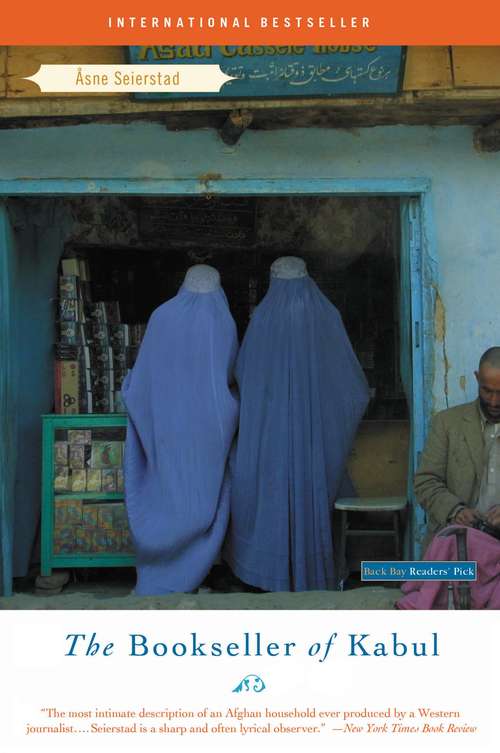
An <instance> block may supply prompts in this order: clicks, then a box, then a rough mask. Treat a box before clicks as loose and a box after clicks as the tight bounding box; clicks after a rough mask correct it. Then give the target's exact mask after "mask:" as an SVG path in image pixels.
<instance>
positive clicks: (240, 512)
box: [224, 257, 369, 591]
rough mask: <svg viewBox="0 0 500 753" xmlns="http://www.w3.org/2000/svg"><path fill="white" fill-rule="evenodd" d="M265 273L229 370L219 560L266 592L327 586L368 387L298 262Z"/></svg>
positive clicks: (333, 315) (337, 320) (331, 310)
mask: <svg viewBox="0 0 500 753" xmlns="http://www.w3.org/2000/svg"><path fill="white" fill-rule="evenodd" d="M271 274H272V277H271V283H270V286H269V290H268V292H267V294H266V296H265V297H264V299H263V300H262V302H261V303H260V304H259V305H258V306H257V308H256V309H255V312H254V314H253V316H252V319H251V322H250V325H249V327H248V329H247V332H246V335H245V338H244V340H243V344H242V346H241V349H240V353H239V356H238V360H237V366H236V378H237V382H238V385H239V389H240V400H241V405H240V425H239V434H238V440H237V445H236V448H235V452H234V457H233V460H232V492H231V494H232V499H231V520H230V525H229V531H228V537H227V540H226V544H225V549H224V557H225V559H226V561H227V562H228V564H229V565H230V566H231V568H232V569H233V571H234V572H235V573H236V575H238V577H239V578H241V579H242V580H243V581H245V582H246V583H249V584H251V585H253V586H257V587H259V588H262V589H264V590H267V591H285V590H290V591H305V590H314V589H331V588H334V587H335V583H336V581H335V572H334V552H333V544H332V525H331V510H332V506H333V503H334V500H335V498H336V496H338V492H339V489H340V487H341V485H342V484H343V483H345V480H346V470H345V469H346V462H347V457H348V454H349V452H350V450H351V446H352V443H353V440H354V436H355V433H356V430H357V427H358V424H359V421H360V420H361V417H362V415H363V413H364V411H365V409H366V406H367V403H368V399H369V392H368V385H367V382H366V379H365V376H364V373H363V371H362V369H361V366H360V364H359V362H358V360H357V358H356V356H355V354H354V351H353V349H352V347H351V344H350V342H349V339H348V336H347V333H346V331H345V329H344V326H343V323H342V319H341V317H340V314H339V312H338V311H337V309H336V308H335V306H333V305H332V304H331V303H330V301H329V300H328V299H327V298H326V297H325V296H324V295H323V293H321V291H320V290H319V288H318V286H317V285H316V283H315V282H314V281H313V280H312V279H311V278H310V277H309V276H308V275H307V271H306V268H305V264H304V262H303V261H302V260H300V259H296V258H295V257H284V258H282V259H280V260H278V261H277V262H275V263H274V264H273V267H272V271H271ZM276 275H277V276H276Z"/></svg>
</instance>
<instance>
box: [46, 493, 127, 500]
mask: <svg viewBox="0 0 500 753" xmlns="http://www.w3.org/2000/svg"><path fill="white" fill-rule="evenodd" d="M54 499H101V500H102V499H109V500H113V499H125V495H124V493H123V492H56V493H55V494H54Z"/></svg>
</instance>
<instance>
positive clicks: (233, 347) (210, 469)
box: [123, 264, 238, 595]
mask: <svg viewBox="0 0 500 753" xmlns="http://www.w3.org/2000/svg"><path fill="white" fill-rule="evenodd" d="M237 349H238V341H237V335H236V326H235V323H234V320H233V318H232V316H231V313H230V311H229V307H228V304H227V300H226V296H225V294H224V292H223V290H222V288H221V285H220V278H219V273H218V272H217V270H216V269H214V268H213V267H209V266H206V265H203V264H199V265H196V266H194V267H191V268H190V269H189V270H188V272H187V274H186V277H185V279H184V283H183V285H182V286H181V288H180V290H179V292H178V293H177V295H176V296H175V297H174V298H172V299H171V300H169V301H167V302H166V303H164V304H163V305H161V306H159V307H158V308H157V309H156V310H155V311H154V312H153V314H152V315H151V318H150V320H149V322H148V326H147V329H146V334H145V336H144V340H143V341H142V345H141V348H140V351H139V355H138V357H137V361H136V363H135V366H134V368H133V370H132V371H131V372H130V373H129V374H128V376H127V379H126V382H125V383H124V387H123V397H124V401H125V404H126V406H127V412H128V429H127V440H126V447H125V466H124V467H125V494H126V505H127V512H128V517H129V524H130V530H131V534H132V539H133V542H134V546H135V553H136V567H137V584H136V589H135V593H136V594H138V595H148V594H165V593H170V592H174V591H192V590H194V589H196V588H197V587H198V586H199V585H200V583H201V582H202V581H203V579H204V578H205V576H206V575H207V573H208V571H209V569H210V568H211V566H212V564H213V563H214V560H215V559H216V558H217V556H218V554H219V552H220V549H221V546H222V542H223V539H224V535H225V533H226V529H227V523H228V516H229V478H228V471H227V460H228V455H229V450H230V447H231V443H232V440H233V436H234V433H235V430H236V425H237V421H238V401H237V399H236V397H235V395H234V393H233V392H232V391H231V383H232V379H233V368H234V362H235V358H236V355H237Z"/></svg>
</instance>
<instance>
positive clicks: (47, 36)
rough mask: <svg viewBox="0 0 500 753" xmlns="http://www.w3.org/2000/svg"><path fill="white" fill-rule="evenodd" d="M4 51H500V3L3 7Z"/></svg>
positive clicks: (181, 2) (292, 0)
mask: <svg viewBox="0 0 500 753" xmlns="http://www.w3.org/2000/svg"><path fill="white" fill-rule="evenodd" d="M2 5H3V8H2V11H1V14H0V44H2V45H134V44H139V45H145V44H146V45H147V44H157V45H158V44H159V45H163V44H165V45H169V44H176V45H179V44H228V43H229V44H242V45H243V44H245V45H247V44H250V45H253V44H257V45H268V44H271V45H274V44H278V45H281V44H291V43H297V44H317V43H323V44H329V45H341V44H349V45H352V44H362V45H365V44H384V45H391V44H397V45H400V44H410V45H434V44H435V45H442V44H444V45H449V44H453V45H460V44H467V45H476V44H484V45H488V44H491V45H495V44H500V1H499V0H483V2H481V3H480V4H479V5H475V6H471V5H469V4H468V3H463V2H460V0H453V1H452V0H445V1H444V2H443V0H441V1H439V0H418V2H416V1H415V0H414V2H407V1H406V2H405V1H404V0H397V2H396V0H337V2H334V3H333V2H329V1H328V0H307V2H303V3H301V2H298V0H286V1H285V0H251V1H250V0H248V2H244V1H243V0H238V2H234V0H233V1H232V2H229V1H228V0H212V1H211V2H210V3H209V2H206V0H205V1H200V0H177V2H174V1H173V0H172V1H171V2H164V1H163V0H103V2H95V0H92V2H90V0H88V1H87V2H86V1H85V0H83V2H73V3H71V2H68V0H51V1H48V2H47V1H46V2H43V0H37V2H33V0H31V1H30V2H27V3H26V2H19V3H15V2H14V1H13V0H3V3H2Z"/></svg>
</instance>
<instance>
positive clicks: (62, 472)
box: [41, 414, 135, 575]
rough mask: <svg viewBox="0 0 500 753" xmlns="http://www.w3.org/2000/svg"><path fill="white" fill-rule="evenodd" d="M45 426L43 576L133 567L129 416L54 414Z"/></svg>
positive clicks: (44, 421)
mask: <svg viewBox="0 0 500 753" xmlns="http://www.w3.org/2000/svg"><path fill="white" fill-rule="evenodd" d="M42 422H43V438H42V442H43V457H42V525H41V574H42V575H51V574H52V569H53V568H61V567H131V566H133V565H134V564H135V557H134V554H133V550H132V542H131V539H130V533H129V530H128V521H127V516H126V512H125V502H124V491H123V467H122V457H123V447H124V442H125V432H126V425H127V417H126V416H125V415H122V414H111V415H110V414H86V415H71V416H68V415H55V414H50V415H46V416H42ZM65 458H66V463H64V460H65ZM89 486H91V488H90V489H89V488H88V487H89Z"/></svg>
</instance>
